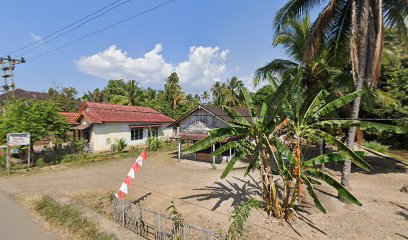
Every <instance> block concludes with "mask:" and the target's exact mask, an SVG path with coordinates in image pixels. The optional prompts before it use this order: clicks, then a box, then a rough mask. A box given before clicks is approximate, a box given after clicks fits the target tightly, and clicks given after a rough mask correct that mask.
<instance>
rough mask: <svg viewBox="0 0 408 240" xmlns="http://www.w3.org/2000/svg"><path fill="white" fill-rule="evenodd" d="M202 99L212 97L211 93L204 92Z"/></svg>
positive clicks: (206, 99) (205, 99)
mask: <svg viewBox="0 0 408 240" xmlns="http://www.w3.org/2000/svg"><path fill="white" fill-rule="evenodd" d="M201 99H203V101H208V100H209V99H210V94H209V93H208V91H204V92H203V95H201Z"/></svg>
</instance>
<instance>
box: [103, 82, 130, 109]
mask: <svg viewBox="0 0 408 240" xmlns="http://www.w3.org/2000/svg"><path fill="white" fill-rule="evenodd" d="M125 89H126V83H125V81H124V80H123V79H117V80H109V82H108V85H107V86H106V87H105V88H104V89H103V90H102V93H103V95H104V96H106V101H107V102H110V103H115V102H116V101H120V100H122V99H120V100H118V96H125V94H126V90H125ZM119 98H120V97H119Z"/></svg>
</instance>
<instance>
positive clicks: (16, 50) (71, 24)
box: [10, 0, 123, 54]
mask: <svg viewBox="0 0 408 240" xmlns="http://www.w3.org/2000/svg"><path fill="white" fill-rule="evenodd" d="M121 1H123V0H117V1H114V2H112V3H110V4H108V5H106V6H104V7H102V8H100V9H98V10H96V11H94V12H92V13H90V14H88V15H86V16H84V17H82V18H80V19H78V20H76V21H75V22H73V23H70V24H68V25H66V26H64V27H62V28H60V29H57V30H56V31H54V32H52V33H50V34H48V35H47V36H45V37H42V38H41V39H39V40H35V41H32V42H30V43H29V44H27V45H25V46H23V47H20V48H18V49H15V50H13V51H11V52H10V54H11V53H16V52H19V51H21V50H23V49H26V48H28V47H30V46H33V45H35V44H36V43H41V42H42V41H44V40H45V39H47V38H49V37H52V36H54V35H55V34H57V33H59V32H62V31H64V30H65V29H67V28H69V27H72V26H74V25H76V24H77V23H80V22H82V21H83V20H85V19H87V18H89V17H91V16H93V15H95V14H97V13H99V12H101V11H103V10H105V9H106V8H109V7H110V6H112V5H114V4H116V3H118V2H121Z"/></svg>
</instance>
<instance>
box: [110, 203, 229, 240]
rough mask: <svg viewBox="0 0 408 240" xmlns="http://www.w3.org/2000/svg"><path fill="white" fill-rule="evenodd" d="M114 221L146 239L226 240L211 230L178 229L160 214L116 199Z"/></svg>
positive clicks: (192, 227) (188, 226)
mask: <svg viewBox="0 0 408 240" xmlns="http://www.w3.org/2000/svg"><path fill="white" fill-rule="evenodd" d="M113 205H114V219H115V222H116V223H119V224H121V225H123V226H124V227H126V228H128V229H130V230H131V231H133V232H135V233H137V234H138V235H140V236H142V237H144V238H146V239H155V240H167V239H169V240H173V239H174V240H189V239H201V240H225V239H226V236H225V235H223V234H219V233H214V232H212V231H210V230H207V229H203V228H200V227H196V226H193V225H190V224H183V226H181V227H179V228H177V227H176V226H175V224H174V223H173V221H172V219H171V218H170V217H169V216H167V215H164V214H162V213H160V212H155V211H151V210H148V209H145V208H142V207H140V206H139V205H138V204H133V203H131V202H128V201H126V200H119V199H118V198H117V197H115V198H114V202H113Z"/></svg>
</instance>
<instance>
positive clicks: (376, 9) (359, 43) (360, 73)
mask: <svg viewBox="0 0 408 240" xmlns="http://www.w3.org/2000/svg"><path fill="white" fill-rule="evenodd" d="M351 26H352V27H351V33H352V37H351V43H350V51H351V62H352V69H353V79H354V84H355V86H356V90H361V89H363V86H364V85H365V84H367V85H368V86H373V85H374V84H376V83H377V80H378V76H379V74H380V65H381V55H382V48H383V43H384V24H383V12H382V0H353V1H352V15H351ZM360 102H361V97H357V98H356V99H355V100H354V101H353V104H352V109H351V115H350V118H351V119H357V118H358V113H359V109H360ZM355 136H356V128H355V127H351V128H350V129H349V131H348V136H347V146H348V147H349V148H351V149H353V148H354V140H355ZM350 172H351V162H350V161H349V160H348V161H345V162H344V165H343V172H342V177H341V183H342V184H343V185H344V186H346V187H348V188H350Z"/></svg>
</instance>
